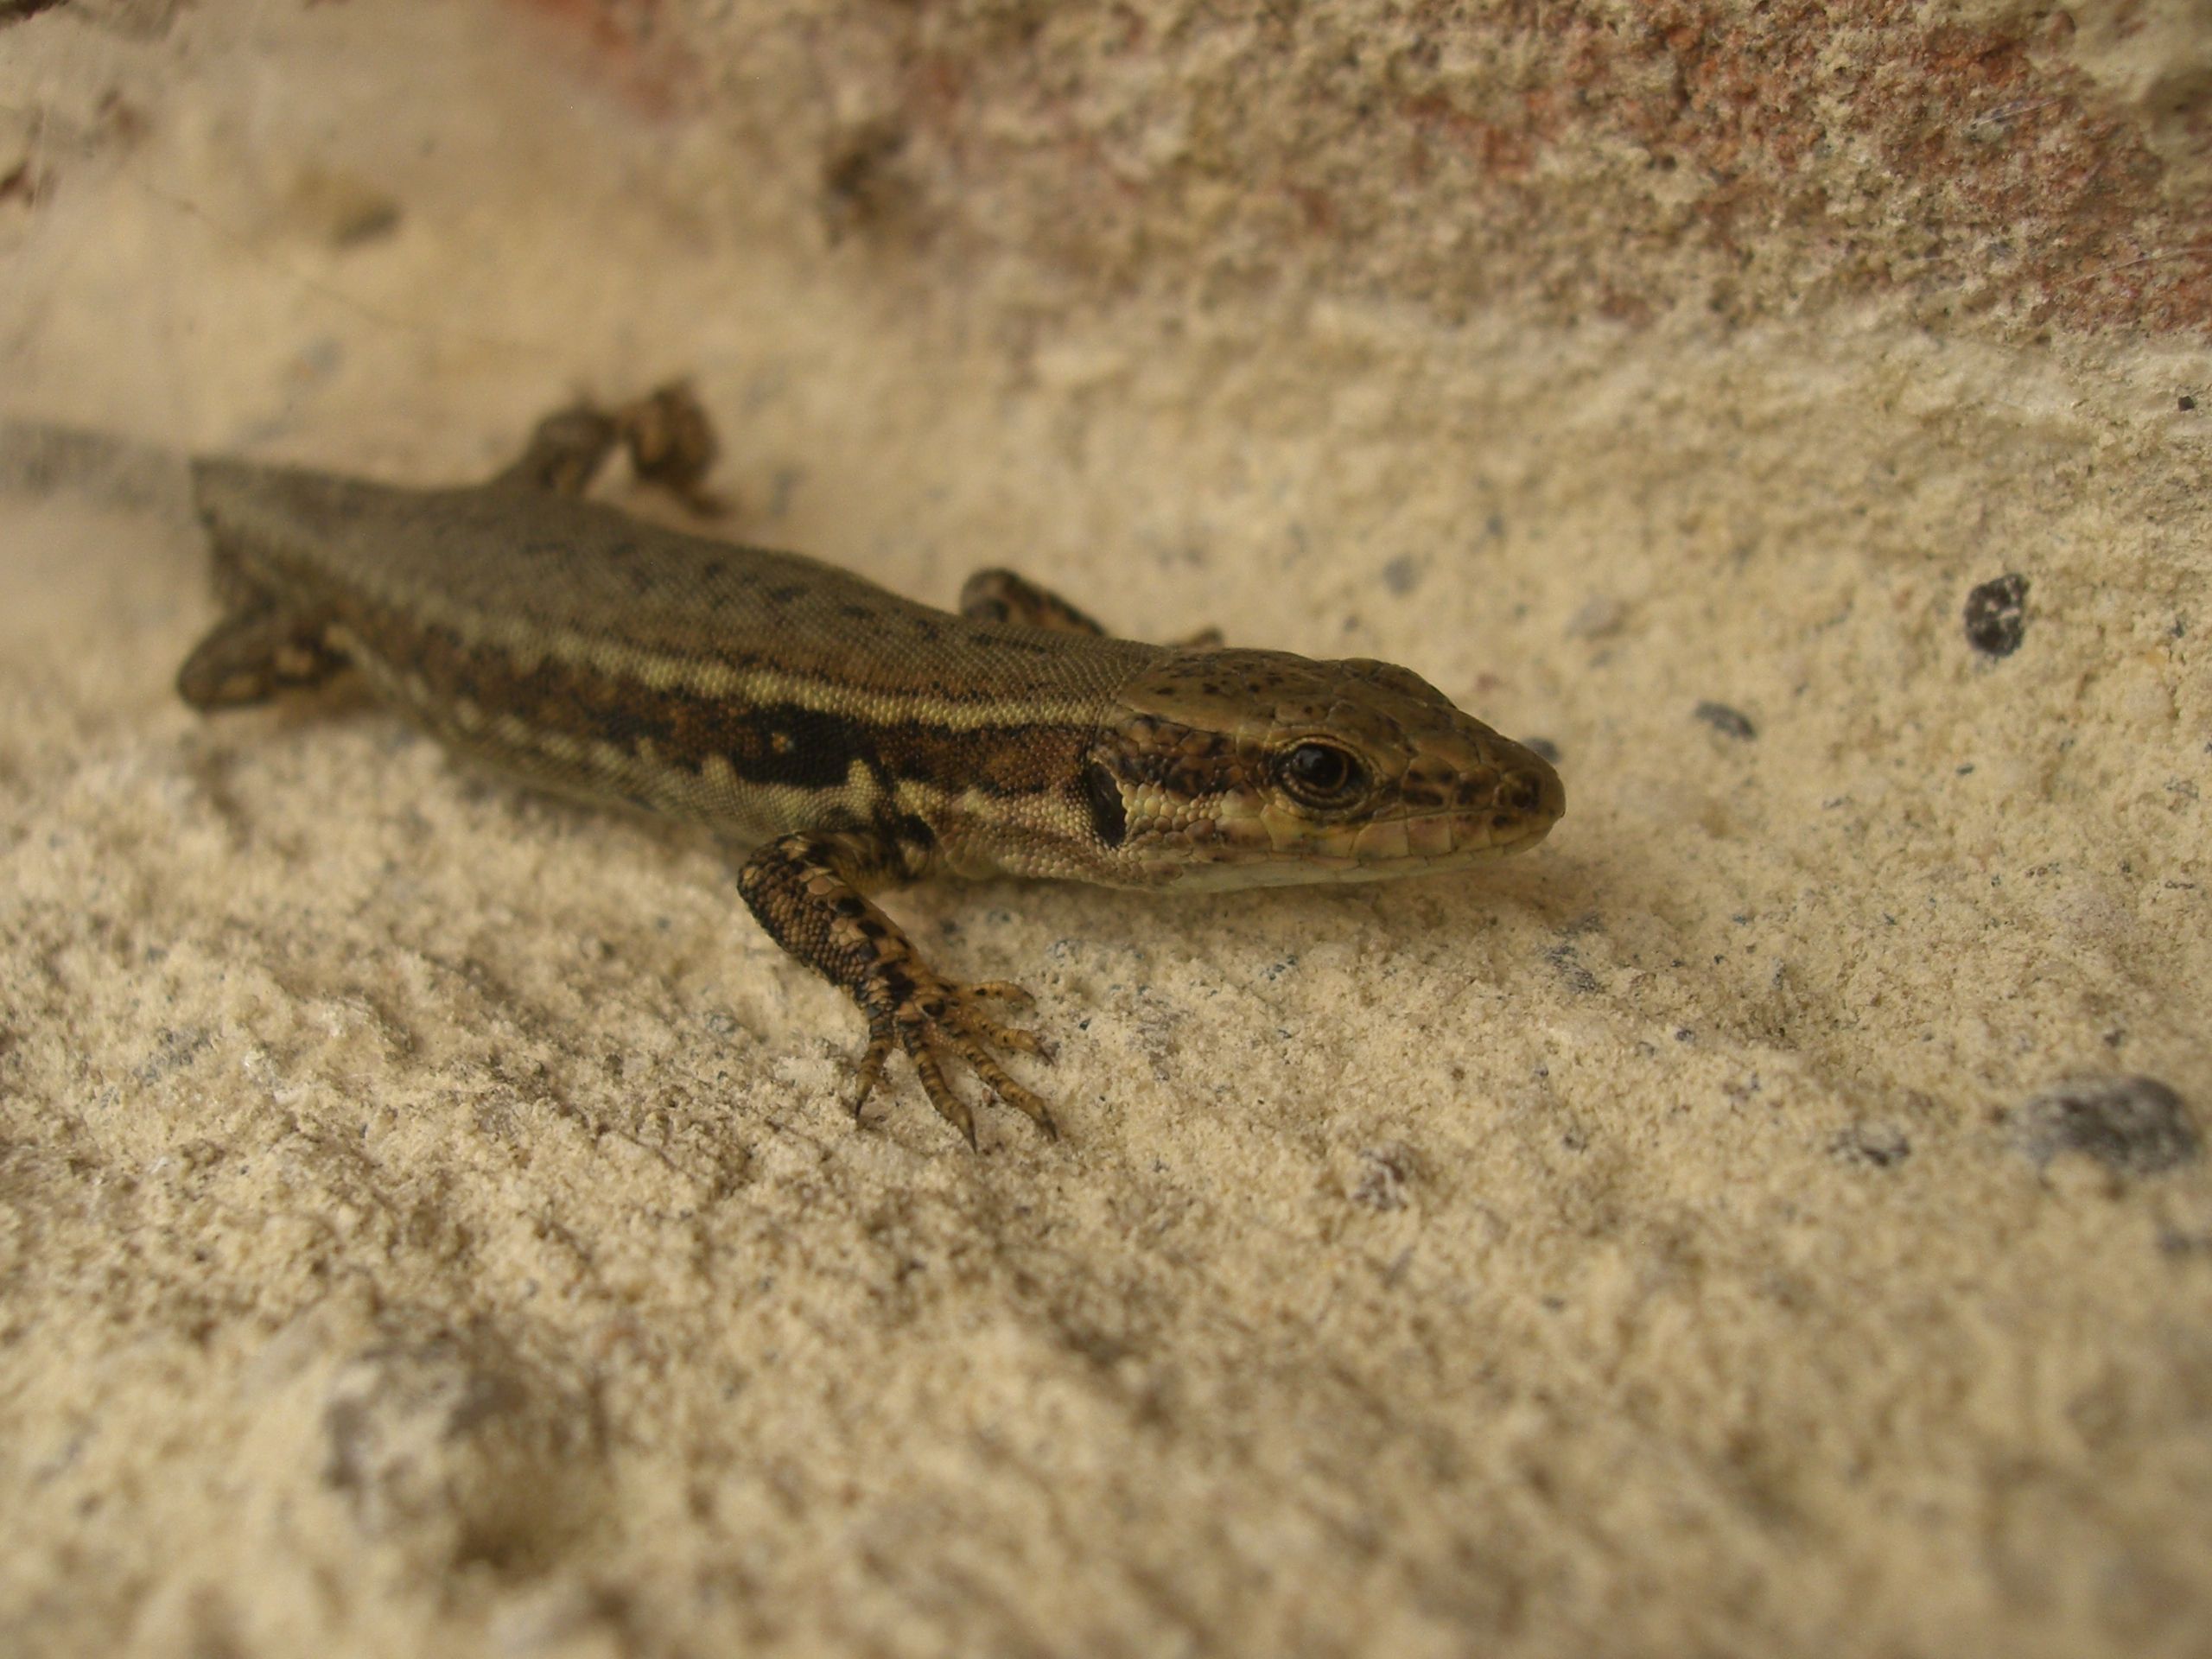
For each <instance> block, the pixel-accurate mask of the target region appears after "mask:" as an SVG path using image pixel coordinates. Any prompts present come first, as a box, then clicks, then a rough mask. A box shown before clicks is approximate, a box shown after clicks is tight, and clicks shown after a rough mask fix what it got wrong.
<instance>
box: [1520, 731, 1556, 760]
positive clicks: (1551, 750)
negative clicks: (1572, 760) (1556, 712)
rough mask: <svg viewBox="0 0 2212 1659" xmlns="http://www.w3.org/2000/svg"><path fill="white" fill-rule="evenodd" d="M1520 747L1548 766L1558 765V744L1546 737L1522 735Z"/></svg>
mask: <svg viewBox="0 0 2212 1659" xmlns="http://www.w3.org/2000/svg"><path fill="white" fill-rule="evenodd" d="M1521 747H1522V748H1524V749H1526V750H1528V751H1529V753H1531V754H1533V755H1535V757H1536V759H1538V760H1541V761H1542V762H1543V763H1544V764H1545V765H1546V766H1557V765H1559V745H1558V744H1556V743H1554V742H1553V741H1551V739H1549V738H1548V737H1524V738H1522V740H1521Z"/></svg>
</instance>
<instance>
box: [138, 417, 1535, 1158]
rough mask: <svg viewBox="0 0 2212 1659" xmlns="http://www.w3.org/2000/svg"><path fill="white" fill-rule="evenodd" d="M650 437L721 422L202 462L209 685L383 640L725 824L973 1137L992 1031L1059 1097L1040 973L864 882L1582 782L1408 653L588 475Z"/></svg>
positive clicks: (1087, 864) (588, 777)
mask: <svg viewBox="0 0 2212 1659" xmlns="http://www.w3.org/2000/svg"><path fill="white" fill-rule="evenodd" d="M618 443H620V444H623V445H626V447H627V448H628V449H629V451H630V454H631V456H632V462H633V464H634V465H635V466H636V467H637V469H638V471H639V474H641V475H642V476H644V477H645V478H646V479H648V480H652V481H653V482H655V483H657V484H658V485H661V486H664V487H665V488H667V489H669V490H670V491H671V492H672V493H676V494H677V495H679V496H681V497H683V498H684V499H688V500H690V501H692V502H693V503H694V504H695V505H697V504H702V503H703V502H705V500H706V499H707V498H705V496H704V495H703V493H702V491H701V488H700V484H701V480H702V478H703V476H704V474H705V472H706V470H707V467H708V465H709V462H710V461H711V460H712V457H713V454H714V451H715V443H714V438H713V434H712V431H711V429H709V426H708V424H707V422H706V419H705V417H704V416H703V415H702V414H701V412H700V411H699V410H698V408H697V406H696V404H694V403H693V402H692V401H691V399H690V396H689V394H688V393H687V392H686V391H684V390H683V388H681V387H669V388H665V389H664V390H663V391H658V392H656V393H654V394H653V395H652V397H647V398H645V399H642V400H640V401H639V402H638V403H636V404H629V405H626V406H624V407H623V408H620V409H617V410H607V411H602V410H597V409H594V408H590V407H582V408H577V409H571V410H564V411H563V412H562V413H560V414H558V415H555V416H550V417H549V418H548V419H547V420H545V421H544V422H543V423H541V424H540V425H539V427H538V429H537V433H536V434H535V435H533V437H532V439H531V443H530V446H529V448H528V449H527V450H526V451H525V452H524V455H523V456H522V458H521V459H520V460H518V461H517V462H516V463H515V464H514V465H513V466H512V467H508V468H507V469H506V470H505V471H504V472H502V473H501V474H499V476H498V477H497V478H496V479H494V480H492V481H491V482H490V483H487V484H484V485H480V486H473V487H468V488H462V489H450V490H437V491H416V490H404V489H395V488H391V487H388V486H382V485H377V484H371V483H365V482H362V481H359V480H353V479H346V478H339V477H334V476H332V475H330V474H322V473H315V472H304V471H296V470H287V469H279V468H273V467H256V466H252V465H250V464H246V463H243V462H238V461H200V462H196V463H195V464H194V493H195V496H196V499H197V500H198V504H199V508H200V517H201V518H202V519H203V521H204V522H205V523H206V524H207V529H208V531H209V534H210V537H211V538H212V541H213V547H214V563H215V570H216V577H217V587H218V591H219V594H220V595H221V597H222V600H223V602H224V605H225V614H224V617H223V620H221V621H219V623H218V624H217V625H216V626H215V628H214V629H213V632H210V633H209V635H208V636H207V639H204V640H203V641H202V642H201V643H200V646H199V647H198V648H197V649H196V650H195V651H194V652H193V653H192V655H191V657H190V658H188V660H187V661H186V663H185V664H184V666H183V668H182V670H181V671H180V673H179V675H178V679H177V683H178V689H179V690H180V691H181V693H182V695H183V696H184V697H185V699H186V701H188V702H191V703H193V704H194V705H195V706H197V707H199V708H202V709H219V708H227V707H234V706H238V705H241V704H246V703H252V702H261V701H263V700H264V699H266V698H268V697H270V696H274V695H276V694H277V692H279V691H281V690H283V689H285V688H286V687H289V686H299V685H308V684H313V683H316V682H319V681H321V680H323V679H325V678H327V677H330V676H331V675H333V674H335V673H338V672H340V671H343V670H346V669H348V668H351V669H353V670H355V671H359V672H360V673H361V674H362V675H363V676H364V677H365V678H366V679H367V681H368V682H369V683H370V684H371V685H372V687H373V688H374V689H375V690H377V691H378V692H379V693H380V694H382V695H383V696H385V697H387V698H388V699H389V700H391V702H394V703H396V704H397V705H398V706H399V707H400V708H401V709H404V710H405V711H407V712H408V713H409V714H410V715H412V716H413V717H414V718H416V720H417V721H420V722H421V723H422V724H423V726H425V727H426V728H428V729H429V731H430V732H432V733H433V734H435V735H436V736H437V737H438V738H439V739H441V740H442V741H444V742H445V743H446V744H448V746H449V747H452V748H453V749H454V750H456V751H457V752H459V753H462V754H465V755H467V756H470V757H472V758H474V759H477V760H483V761H486V762H488V763H491V764H493V765H494V766H499V767H501V768H503V769H505V770H506V771H509V772H517V773H519V774H521V775H522V776H524V778H526V779H531V780H532V781H534V782H537V783H539V784H542V785H546V786H549V787H551V788H555V789H558V790H561V791H564V792H567V793H569V794H574V795H580V796H582V797H584V798H588V799H594V800H599V801H604V802H610V803H621V804H630V805H635V806H641V807H644V808H645V809H647V810H652V811H657V812H661V813H664V814H667V815H669V816H671V817H677V818H683V819H687V820H690V821H692V822H696V823H702V824H704V825H706V826H707V827H708V828H709V829H712V830H713V831H714V832H715V834H716V835H717V836H720V837H721V838H722V840H724V841H725V842H727V843H728V845H729V846H730V847H731V848H732V849H734V851H735V852H736V853H737V854H739V855H741V857H742V859H743V862H742V864H741V869H740V873H739V876H738V890H739V893H741V896H742V897H743V898H744V899H745V902H746V904H747V907H748V908H750V909H751V910H752V912H753V915H754V916H755V917H756V918H758V919H759V920H760V924H761V925H762V926H763V927H765V928H766V930H767V931H768V932H769V934H770V935H771V936H772V938H774V939H775V940H776V941H777V943H778V944H781V945H782V946H783V947H784V948H785V950H787V951H789V952H790V953H791V955H792V956H794V957H797V958H798V960H799V961H801V962H803V963H805V964H806V965H807V966H808V967H810V968H811V969H814V971H815V972H817V973H818V974H820V975H821V976H823V977H824V978H825V979H828V980H829V981H830V982H832V983H833V984H836V985H837V986H839V987H840V988H842V989H843V990H844V991H845V992H846V994H847V995H849V996H851V997H852V999H853V1001H855V1003H856V1004H857V1005H858V1006H859V1007H860V1008H861V1012H862V1014H864V1015H865V1016H866V1017H867V1019H868V1048H867V1051H866V1053H865V1055H864V1056H863V1058H862V1060H861V1069H860V1088H859V1090H858V1093H857V1096H856V1097H855V1100H854V1102H853V1105H854V1109H855V1111H857V1110H858V1109H859V1108H860V1105H861V1103H862V1102H863V1101H864V1100H865V1099H866V1098H867V1096H868V1091H869V1090H870V1089H871V1088H872V1087H873V1086H874V1084H875V1083H876V1082H877V1081H878V1080H879V1079H880V1077H881V1074H882V1071H883V1068H884V1065H885V1063H886V1061H887V1058H889V1056H890V1054H891V1052H892V1050H893V1048H894V1047H895V1048H898V1049H899V1050H902V1051H903V1052H905V1053H906V1055H907V1056H908V1058H910V1059H911V1060H912V1063H913V1065H914V1067H915V1071H916V1072H917V1074H918V1076H919V1077H920V1079H921V1082H922V1085H923V1087H924V1089H925V1090H926V1092H927V1093H928V1095H929V1097H930V1100H931V1103H932V1104H934V1105H935V1106H936V1108H937V1109H938V1112H939V1113H940V1114H942V1115H943V1116H944V1118H945V1120H946V1121H947V1122H950V1123H951V1124H952V1125H953V1126H954V1127H955V1128H957V1129H959V1130H960V1131H961V1133H962V1134H963V1135H965V1136H966V1137H967V1138H968V1140H969V1144H970V1145H973V1144H974V1143H975V1141H976V1126H975V1120H974V1117H973V1116H972V1114H971V1113H970V1111H969V1108H968V1105H967V1103H965V1102H964V1101H963V1099H962V1097H961V1096H960V1095H959V1094H958V1092H957V1090H955V1089H954V1088H953V1087H952V1085H951V1084H950V1081H949V1080H948V1079H947V1077H946V1076H945V1073H944V1063H945V1061H946V1060H947V1059H948V1058H957V1059H959V1060H960V1061H962V1062H963V1063H964V1064H965V1065H967V1066H968V1067H969V1069H970V1070H971V1071H975V1072H976V1075H977V1076H978V1077H980V1078H981V1079H982V1082H983V1084H984V1085H985V1086H986V1087H987V1088H988V1089H989V1090H990V1091H991V1092H992V1093H993V1094H994V1095H995V1096H996V1097H997V1098H998V1099H999V1100H1001V1102H1003V1103H1006V1104H1007V1105H1009V1106H1012V1107H1014V1108H1015V1109H1018V1110H1020V1111H1021V1112H1023V1113H1025V1114H1026V1115H1027V1116H1029V1117H1030V1118H1031V1119H1032V1120H1033V1121H1034V1122H1036V1123H1037V1124H1038V1125H1039V1127H1040V1128H1044V1129H1045V1130H1046V1131H1047V1132H1048V1133H1049V1132H1052V1116H1051V1114H1050V1112H1049V1111H1048V1110H1047V1109H1046V1104H1045V1103H1044V1102H1043V1101H1042V1100H1040V1099H1039V1097H1038V1096H1035V1095H1034V1094H1033V1093H1031V1092H1030V1091H1029V1090H1027V1088H1025V1087H1024V1086H1023V1085H1022V1084H1020V1083H1019V1082H1017V1081H1016V1080H1015V1079H1014V1077H1012V1076H1010V1075H1009V1074H1008V1073H1007V1071H1006V1070H1005V1069H1004V1067H1003V1066H1001V1065H1000V1064H999V1061H998V1059H997V1058H996V1053H995V1052H996V1051H1012V1052H1020V1053H1024V1054H1030V1055H1037V1056H1040V1057H1043V1056H1046V1054H1047V1051H1046V1047H1045V1045H1044V1044H1043V1043H1042V1042H1041V1041H1040V1040H1039V1039H1038V1038H1036V1037H1035V1036H1033V1035H1032V1034H1031V1033H1027V1032H1024V1031H1020V1030H1018V1029H1015V1028H1012V1027H1007V1026H1004V1025H1001V1024H1000V1023H999V1022H998V1021H997V1020H996V1019H995V1018H994V1017H993V1015H992V1014H991V1012H990V1011H989V1006H988V1005H991V1004H994V1003H997V1004H1004V1003H1021V1002H1026V1001H1027V996H1026V994H1024V993H1023V992H1021V991H1020V988H1019V987H1016V986H1012V985H1006V984H985V985H961V984H957V983H955V982H950V981H948V980H944V979H941V978H939V977H938V976H937V975H935V974H934V973H932V972H931V970H930V969H928V968H927V967H926V966H925V965H924V964H923V963H921V962H920V961H919V960H918V957H917V956H916V954H915V952H914V949H913V946H912V943H911V942H910V941H909V940H908V939H907V938H906V935H905V934H904V933H903V932H901V931H899V927H898V925H897V924H895V923H894V922H893V921H892V920H891V919H890V918H888V917H887V916H886V915H885V914H884V913H883V912H882V911H880V909H878V908H877V907H876V906H875V905H874V903H873V902H871V901H870V900H869V899H868V898H867V897H866V894H867V893H868V892H870V891H873V890H874V889H877V888H879V887H885V886H888V885H893V884H895V883H899V882H907V881H915V880H924V879H926V878H928V877H930V876H932V875H937V874H953V875H960V876H983V875H989V874H1001V873H1003V874H1014V875H1025V876H1053V877H1062V878H1067V879H1071V880H1084V881H1094V882H1099V883H1103V884H1104V885H1107V886H1110V887H1181V888H1187V889H1204V890H1217V889H1221V888H1232V887H1266V886H1276V885H1284V884H1290V883H1298V882H1310V881H1344V880H1376V879H1379V878H1382V877H1386V876H1397V875H1411V874H1427V873H1430V872H1433V871H1437V870H1446V869H1452V868H1458V867H1459V866H1461V865H1465V864H1471V863H1474V862H1477V861H1481V860H1484V859H1487V858H1492V857H1496V856H1498V855H1502V854H1504V853H1510V852H1515V851H1518V850H1520V849H1522V848H1525V847H1532V846H1534V845H1535V843H1536V842H1539V841H1541V840H1542V839H1543V837H1544V835H1545V833H1546V832H1547V831H1548V829H1550V828H1551V826H1552V824H1553V823H1554V822H1555V821H1556V820H1557V819H1558V817H1559V816H1560V812H1561V811H1562V810H1564V807H1565V794H1564V792H1563V791H1562V790H1561V788H1560V781H1559V778H1558V776H1557V774H1556V773H1554V772H1553V770H1552V768H1551V767H1550V766H1548V765H1547V764H1546V763H1545V762H1544V761H1543V760H1541V759H1540V758H1539V757H1538V756H1537V755H1535V753H1531V752H1530V751H1529V750H1528V749H1526V748H1524V747H1522V746H1521V745H1519V744H1517V743H1514V742H1512V741H1509V740H1508V739H1506V738H1503V737H1501V736H1499V735H1498V734H1497V733H1496V732H1494V731H1492V730H1491V728H1488V727H1487V726H1484V725H1483V724H1482V723H1481V722H1479V721H1476V720H1474V719H1473V718H1471V716H1469V715H1465V714H1462V713H1461V712H1460V711H1459V709H1455V708H1453V707H1452V704H1451V702H1449V701H1448V700H1447V699H1446V697H1445V696H1443V695H1442V694H1441V693H1440V692H1439V691H1437V690H1435V689H1434V688H1433V687H1432V686H1430V685H1429V684H1427V683H1426V682H1425V681H1423V680H1421V678H1420V677H1418V676H1416V675H1414V674H1413V673H1411V672H1409V671H1407V670H1405V669H1402V668H1395V667H1392V666H1391V665H1389V664H1386V663H1377V662H1370V661H1366V660H1352V661H1346V662H1334V663H1326V662H1313V661H1310V660H1308V659H1306V658H1302V657H1295V656H1292V655H1290V654H1289V653H1287V652H1268V651H1242V650H1227V649H1224V648H1221V647H1219V646H1218V645H1210V644H1207V643H1204V637H1202V639H1201V640H1200V641H1194V642H1192V643H1191V644H1187V645H1142V644H1139V643H1137V642H1135V641H1133V640H1126V639H1110V638H1109V637H1107V636H1106V634H1105V633H1104V632H1103V631H1102V630H1101V629H1100V628H1099V627H1098V626H1097V624H1096V623H1095V622H1093V621H1091V620H1090V618H1089V617H1087V616H1085V615H1084V613H1082V612H1080V611H1078V610H1077V609H1076V608H1075V607H1072V606H1071V605H1069V604H1067V603H1066V602H1065V601H1063V600H1060V599H1058V598H1056V597H1055V596H1053V595H1052V594H1048V593H1046V592H1045V591H1043V590H1042V589H1040V588H1035V587H1033V586H1031V585H1030V584H1029V583H1027V582H1024V581H1022V580H1021V579H1020V577H1018V576H1015V575H1012V574H1011V573H1009V572H1006V571H1002V570H989V571H984V572H982V573H981V574H979V575H977V576H976V577H975V578H973V579H972V580H970V581H969V583H968V585H967V588H965V589H964V590H963V594H962V613H961V614H958V615H954V614H950V613H945V612H942V611H937V610H932V609H931V608H929V607H926V606H922V605H917V604H914V603H912V602H911V601H906V600H903V599H900V598H898V597H897V596H895V595H893V594H888V593H886V592H884V591H883V590H882V589H881V588H876V587H874V586H872V585H871V584H869V583H868V582H863V581H861V579H860V578H859V577H857V576H854V575H849V574H848V573H846V572H844V571H842V570H838V569H833V568H831V567H829V566H828V565H823V564H819V563H816V562H815V561H813V560H811V559H807V558H804V557H801V556H798V555H795V554H790V553H777V552H770V551H766V550H760V549H755V548H747V547H741V546H738V545H735V544H733V543H728V542H723V541H718V540H711V539H708V538H705V537H697V536H690V535H684V534H681V533H678V532H677V531H669V530H664V529H661V528H658V527H656V526H653V525H650V524H645V523H642V522H640V521H639V520H637V519H634V518H629V517H626V515H624V514H622V513H620V512H614V511H613V510H612V509H610V508H607V507H604V506H601V505H594V504H593V503H591V502H588V501H585V500H582V499H580V498H581V495H582V491H583V490H584V489H585V488H586V487H587V486H588V484H589V482H590V480H591V479H592V477H593V475H594V474H595V473H596V471H597V470H598V468H599V467H600V465H601V462H602V461H604V460H605V458H606V456H607V454H608V453H609V452H610V451H611V450H612V449H613V448H614V446H615V445H616V444H618Z"/></svg>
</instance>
